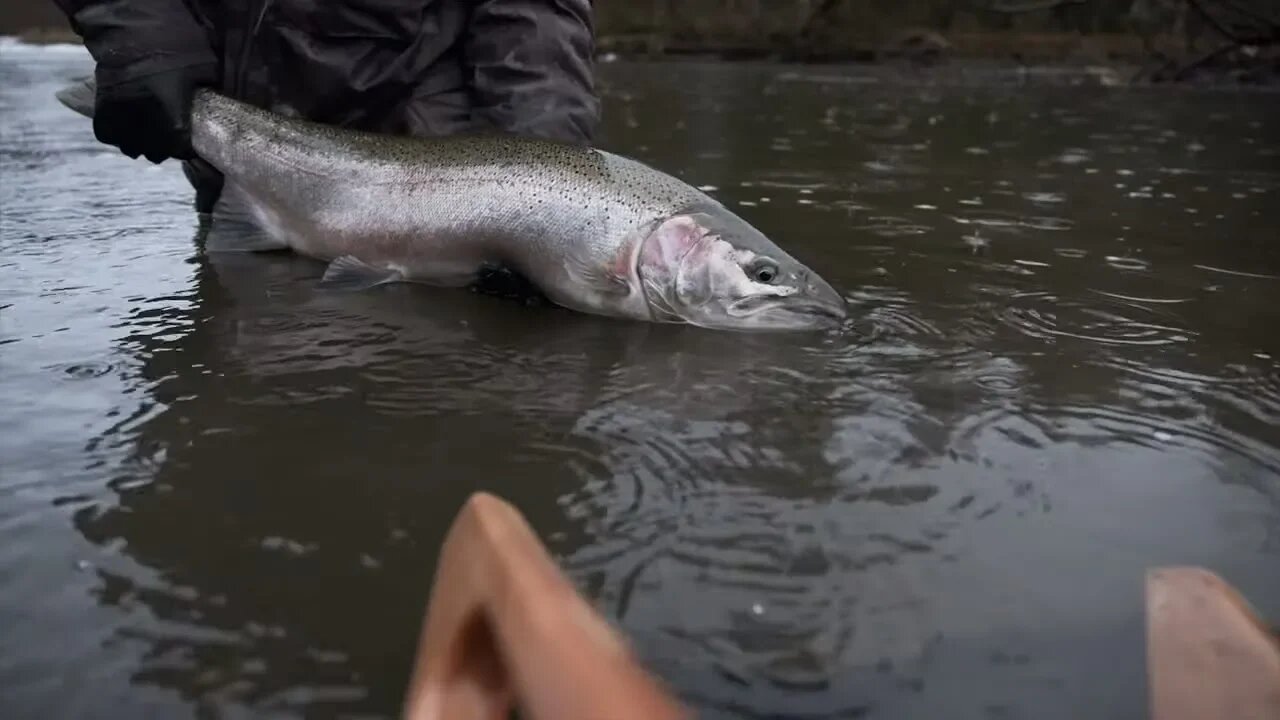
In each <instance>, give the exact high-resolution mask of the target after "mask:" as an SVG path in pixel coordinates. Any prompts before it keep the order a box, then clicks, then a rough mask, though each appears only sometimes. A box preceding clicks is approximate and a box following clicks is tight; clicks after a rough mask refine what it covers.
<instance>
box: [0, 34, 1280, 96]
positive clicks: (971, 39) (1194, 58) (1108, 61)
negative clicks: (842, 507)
mask: <svg viewBox="0 0 1280 720" xmlns="http://www.w3.org/2000/svg"><path fill="white" fill-rule="evenodd" d="M0 38H3V39H4V40H6V41H8V42H16V43H19V44H26V45H34V46H41V45H44V46H52V45H73V46H82V43H81V41H80V38H79V37H78V36H77V35H76V34H75V33H73V32H71V31H70V30H69V29H66V28H31V29H27V30H22V31H18V32H14V33H9V34H0ZM1152 47H1153V48H1154V49H1155V50H1156V51H1158V52H1161V53H1162V54H1163V57H1162V58H1147V59H1146V60H1145V61H1144V59H1143V57H1142V43H1141V41H1140V40H1139V39H1138V38H1137V37H1134V36H1128V35H1103V34H1098V35H1079V34H1073V33H1017V32H970V33H956V34H953V35H951V36H950V37H948V38H944V37H943V36H942V35H940V34H938V33H936V32H933V31H927V30H918V31H907V32H904V33H900V34H899V35H898V36H897V37H895V38H894V39H893V40H892V41H890V42H887V43H882V44H879V45H873V44H869V43H859V42H848V43H846V44H844V45H841V46H838V47H832V46H829V45H828V46H827V47H819V46H814V47H806V48H800V47H798V46H797V45H796V44H794V43H791V42H784V41H781V40H777V39H773V38H768V37H763V38H759V39H758V40H757V41H755V42H751V43H744V42H732V41H731V42H725V41H714V40H710V39H707V40H697V41H683V42H677V41H672V40H670V39H659V38H656V37H655V36H653V35H649V34H642V35H634V34H633V35H625V34H602V35H600V36H599V37H598V38H597V43H596V60H597V62H598V63H601V64H608V63H612V62H617V61H624V62H664V61H666V62H680V61H695V62H696V61H712V62H731V63H736V62H764V63H773V64H777V65H783V66H794V67H844V68H858V69H861V70H864V71H865V80H866V81H868V82H876V81H879V80H882V79H897V80H903V81H921V80H925V81H932V82H937V83H960V84H980V85H1034V86H1069V87H1089V86H1094V87H1195V88H1199V89H1240V90H1262V91H1267V90H1280V54H1277V53H1275V52H1271V53H1265V54H1264V55H1263V57H1260V58H1256V65H1255V66H1254V67H1244V68H1241V67H1237V66H1232V65H1229V64H1228V65H1226V66H1225V67H1208V68H1205V69H1203V70H1200V71H1197V72H1194V73H1192V72H1187V71H1186V70H1185V68H1188V67H1193V66H1195V65H1196V64H1197V62H1198V57H1199V55H1197V54H1194V53H1191V52H1188V51H1187V49H1186V48H1182V47H1181V46H1179V44H1178V43H1177V42H1176V41H1175V39H1174V38H1171V37H1165V38H1162V39H1158V40H1157V42H1155V43H1154V44H1153V46H1152ZM1200 54H1201V55H1202V54H1203V52H1201V53H1200ZM1237 54H1239V53H1237ZM1248 59H1249V60H1254V59H1255V58H1252V57H1250V58H1248ZM1228 60H1236V61H1238V59H1237V58H1230V57H1229V58H1228Z"/></svg>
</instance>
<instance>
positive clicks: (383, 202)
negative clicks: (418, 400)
mask: <svg viewBox="0 0 1280 720" xmlns="http://www.w3.org/2000/svg"><path fill="white" fill-rule="evenodd" d="M56 2H58V3H60V6H61V7H63V8H64V9H65V10H66V11H67V12H68V16H69V17H70V18H71V22H72V26H73V29H75V30H76V31H77V32H78V33H80V34H81V36H82V37H83V38H84V40H85V44H86V45H87V46H88V48H89V51H90V53H91V54H92V55H93V57H94V58H95V59H96V60H97V67H96V71H95V73H94V77H93V78H91V79H88V80H85V81H81V82H78V83H73V84H72V85H70V86H68V87H67V88H64V89H63V90H62V91H60V92H59V93H58V98H59V100H61V101H62V102H63V104H65V105H67V106H68V107H69V108H71V109H73V110H75V111H76V112H79V113H81V114H83V115H85V116H87V117H89V118H92V120H93V128H94V133H95V135H96V136H97V137H98V138H99V139H100V140H102V141H103V142H105V143H109V144H113V145H115V146H117V147H119V148H120V149H121V150H122V151H123V152H124V153H125V154H126V155H128V156H130V157H132V158H137V157H140V156H144V157H146V158H147V159H149V160H151V161H152V162H163V161H164V160H165V159H168V158H177V159H179V160H182V161H183V162H184V163H185V168H186V170H187V176H188V178H189V179H190V180H191V182H192V183H193V184H194V185H195V187H196V191H197V192H196V209H197V211H198V212H199V213H200V215H201V228H202V231H201V233H200V238H201V242H200V244H201V250H202V252H205V253H220V252H257V251H273V250H285V249H289V250H293V251H295V252H297V253H299V254H302V255H306V256H308V257H311V258H314V259H316V260H321V261H323V262H325V263H327V267H326V269H325V271H324V274H323V277H322V278H321V281H320V283H321V285H323V286H326V287H329V288H331V289H334V290H349V291H362V290H368V289H372V288H374V287H378V286H382V285H385V284H387V283H400V282H414V283H421V284H426V285H434V286H437V287H455V288H457V287H472V288H475V287H477V285H480V284H483V283H484V281H485V279H486V278H487V277H491V276H500V277H509V278H513V279H516V280H519V281H520V284H523V285H525V286H527V287H528V288H530V289H531V290H532V291H534V292H536V293H537V294H539V295H541V296H542V297H543V298H544V299H546V300H549V301H550V302H551V303H552V304H554V305H558V306H560V307H562V308H567V309H571V310H577V311H579V312H583V313H590V314H594V315H601V316H609V317H615V318H626V319H630V320H636V321H643V322H658V323H681V324H689V325H697V326H700V327H703V328H711V329H722V330H751V331H806V330H808V331H812V330H829V329H834V328H836V327H839V326H840V325H841V324H842V323H843V321H844V320H845V318H846V317H847V315H848V308H847V305H846V303H845V300H844V298H843V297H842V296H841V295H840V293H839V292H837V291H836V289H835V288H833V287H832V286H831V285H830V284H829V283H828V282H827V281H826V280H825V279H823V278H822V277H821V276H820V275H819V274H818V273H817V272H814V271H813V270H812V269H811V268H809V267H808V266H806V265H805V264H804V263H803V262H801V261H800V260H799V259H797V258H795V257H792V256H791V255H790V254H789V253H787V252H786V251H785V250H783V249H782V248H781V247H779V246H778V245H777V244H776V243H774V242H773V241H772V240H771V239H770V238H769V237H768V236H766V235H765V234H764V233H763V232H761V231H760V230H759V229H757V228H756V227H755V226H753V225H752V224H751V223H750V222H749V221H747V220H746V219H745V218H743V217H740V216H739V215H737V214H736V213H734V212H733V211H732V210H730V209H729V208H728V207H726V206H725V205H724V203H722V202H721V201H719V200H718V199H716V198H715V197H712V196H710V195H708V194H707V193H706V192H704V191H702V190H700V189H698V188H697V187H696V186H694V185H692V184H690V183H689V182H686V181H685V180H682V179H680V178H677V177H675V176H673V175H671V174H669V173H665V172H662V171H661V170H658V169H657V168H654V167H651V166H649V165H647V164H645V163H643V162H639V161H637V160H635V159H633V158H628V157H625V156H622V155H619V154H616V153H612V152H608V151H606V150H603V149H599V148H596V147H593V144H592V138H593V135H594V132H595V126H596V123H597V117H598V114H599V101H598V99H597V98H596V95H595V92H594V88H593V79H592V76H591V60H592V46H593V44H594V41H593V38H592V22H593V21H592V15H591V11H592V6H591V4H590V2H589V0H469V1H468V2H462V1H461V0H417V1H416V2H412V3H411V2H409V1H408V0H359V1H356V0H352V2H341V3H339V2H320V1H319V0H224V2H214V0H56Z"/></svg>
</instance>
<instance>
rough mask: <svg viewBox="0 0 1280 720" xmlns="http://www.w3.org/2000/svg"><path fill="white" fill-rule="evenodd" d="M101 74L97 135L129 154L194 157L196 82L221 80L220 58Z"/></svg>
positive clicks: (201, 84) (154, 159)
mask: <svg viewBox="0 0 1280 720" xmlns="http://www.w3.org/2000/svg"><path fill="white" fill-rule="evenodd" d="M102 74H104V73H100V74H99V75H100V76H99V81H98V94H97V98H96V101H95V104H94V105H95V106H94V115H93V133H94V135H95V136H97V138H98V140H99V141H101V142H103V143H106V144H108V145H115V146H116V147H118V148H120V151H121V152H123V153H124V154H125V155H128V156H129V157H131V158H136V157H138V156H139V155H145V156H146V158H147V159H148V160H150V161H151V162H153V163H160V162H163V161H164V160H165V159H166V158H177V159H180V160H187V159H190V158H193V157H195V151H193V150H192V149H191V101H192V98H194V96H195V91H196V88H199V87H207V86H214V85H216V84H217V81H218V65H217V63H209V62H198V63H194V64H191V65H182V66H179V67H175V68H172V69H168V70H163V71H161V72H153V73H148V74H146V75H142V76H140V77H136V78H121V77H120V76H119V73H111V75H113V76H114V77H111V78H110V79H109V80H108V79H107V78H103V77H101V75H102ZM103 80H107V82H105V83H104V82H103Z"/></svg>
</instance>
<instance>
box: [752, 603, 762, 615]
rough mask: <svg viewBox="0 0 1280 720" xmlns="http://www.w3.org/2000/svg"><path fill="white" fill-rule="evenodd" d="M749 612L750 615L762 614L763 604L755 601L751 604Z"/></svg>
mask: <svg viewBox="0 0 1280 720" xmlns="http://www.w3.org/2000/svg"><path fill="white" fill-rule="evenodd" d="M751 614H752V615H763V614H764V606H763V605H761V604H760V603H755V604H754V605H752V606H751Z"/></svg>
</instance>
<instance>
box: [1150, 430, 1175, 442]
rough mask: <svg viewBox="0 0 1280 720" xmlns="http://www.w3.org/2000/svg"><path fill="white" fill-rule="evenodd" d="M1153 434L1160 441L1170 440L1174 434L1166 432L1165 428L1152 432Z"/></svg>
mask: <svg viewBox="0 0 1280 720" xmlns="http://www.w3.org/2000/svg"><path fill="white" fill-rule="evenodd" d="M1151 435H1152V437H1154V438H1155V439H1157V440H1159V441H1160V442H1169V441H1170V440H1172V439H1173V436H1172V435H1170V434H1169V433H1167V432H1165V431H1163V430H1157V431H1155V432H1154V433H1152V434H1151Z"/></svg>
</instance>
